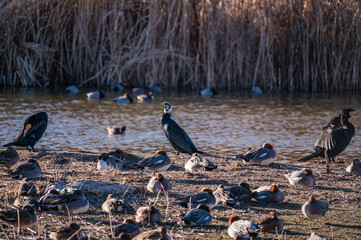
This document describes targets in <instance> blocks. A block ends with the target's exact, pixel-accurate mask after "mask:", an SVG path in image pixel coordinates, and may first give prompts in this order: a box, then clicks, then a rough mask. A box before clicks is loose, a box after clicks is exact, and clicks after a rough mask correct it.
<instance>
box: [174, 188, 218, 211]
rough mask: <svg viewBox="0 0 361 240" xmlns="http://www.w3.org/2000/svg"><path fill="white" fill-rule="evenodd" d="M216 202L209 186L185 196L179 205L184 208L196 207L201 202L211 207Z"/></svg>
mask: <svg viewBox="0 0 361 240" xmlns="http://www.w3.org/2000/svg"><path fill="white" fill-rule="evenodd" d="M216 203H217V199H216V197H215V196H214V194H213V191H212V190H211V189H209V188H203V189H202V191H201V192H199V193H197V194H194V195H190V196H187V197H185V198H184V199H183V201H182V202H180V203H179V205H180V206H182V207H185V208H196V207H197V206H198V205H199V204H203V205H206V206H207V207H209V208H210V209H212V208H213V207H214V206H216Z"/></svg>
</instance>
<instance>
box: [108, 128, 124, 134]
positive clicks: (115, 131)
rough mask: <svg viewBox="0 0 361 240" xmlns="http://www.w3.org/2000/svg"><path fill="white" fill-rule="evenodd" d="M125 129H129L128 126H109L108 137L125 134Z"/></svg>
mask: <svg viewBox="0 0 361 240" xmlns="http://www.w3.org/2000/svg"><path fill="white" fill-rule="evenodd" d="M125 129H127V126H122V127H121V128H120V127H115V126H108V127H107V131H108V135H117V134H124V133H125Z"/></svg>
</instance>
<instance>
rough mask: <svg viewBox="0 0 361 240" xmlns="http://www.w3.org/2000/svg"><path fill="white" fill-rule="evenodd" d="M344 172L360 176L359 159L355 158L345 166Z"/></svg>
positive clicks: (360, 166) (360, 163) (360, 164)
mask: <svg viewBox="0 0 361 240" xmlns="http://www.w3.org/2000/svg"><path fill="white" fill-rule="evenodd" d="M346 174H347V175H350V176H361V162H360V160H359V159H355V160H353V161H352V163H351V164H350V165H349V166H347V168H346Z"/></svg>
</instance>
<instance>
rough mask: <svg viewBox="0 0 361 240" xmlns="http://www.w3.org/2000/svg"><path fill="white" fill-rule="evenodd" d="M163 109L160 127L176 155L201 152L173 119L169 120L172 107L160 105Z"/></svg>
mask: <svg viewBox="0 0 361 240" xmlns="http://www.w3.org/2000/svg"><path fill="white" fill-rule="evenodd" d="M161 105H162V106H163V108H164V114H163V117H162V119H161V120H162V127H163V131H164V133H165V136H166V137H167V138H168V140H169V142H170V144H171V145H172V147H173V148H174V149H175V150H176V151H177V155H178V154H179V153H180V152H181V153H188V154H189V155H192V154H193V153H200V154H203V152H201V151H199V150H198V149H197V148H196V146H195V145H194V144H193V142H192V140H191V139H190V137H189V136H188V134H187V133H186V132H185V131H184V130H183V128H181V127H180V126H179V125H178V124H177V123H176V122H175V121H174V120H173V119H171V114H172V105H171V104H170V103H168V102H164V103H161Z"/></svg>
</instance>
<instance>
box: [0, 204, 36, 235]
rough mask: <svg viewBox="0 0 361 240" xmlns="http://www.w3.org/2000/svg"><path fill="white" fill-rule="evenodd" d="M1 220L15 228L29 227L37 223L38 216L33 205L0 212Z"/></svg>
mask: <svg viewBox="0 0 361 240" xmlns="http://www.w3.org/2000/svg"><path fill="white" fill-rule="evenodd" d="M0 221H1V222H3V223H5V224H7V225H10V226H13V227H15V228H20V229H27V228H29V227H32V226H34V225H35V224H36V222H37V216H36V213H35V210H34V208H33V207H31V206H25V207H24V209H12V210H9V211H3V212H0ZM19 223H20V226H19Z"/></svg>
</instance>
